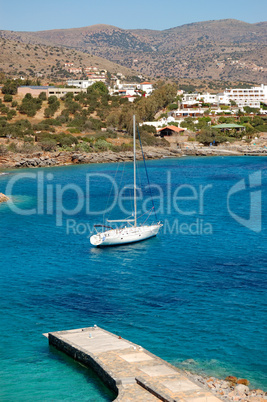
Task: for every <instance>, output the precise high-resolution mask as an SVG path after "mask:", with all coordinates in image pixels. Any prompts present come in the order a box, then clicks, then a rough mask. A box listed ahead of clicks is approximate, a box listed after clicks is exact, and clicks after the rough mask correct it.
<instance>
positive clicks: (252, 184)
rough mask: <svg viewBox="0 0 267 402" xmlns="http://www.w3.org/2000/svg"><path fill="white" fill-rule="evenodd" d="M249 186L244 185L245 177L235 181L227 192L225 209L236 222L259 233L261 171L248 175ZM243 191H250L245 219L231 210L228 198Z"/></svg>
mask: <svg viewBox="0 0 267 402" xmlns="http://www.w3.org/2000/svg"><path fill="white" fill-rule="evenodd" d="M248 181H249V186H246V182H245V179H242V180H240V181H239V182H238V183H236V184H235V185H234V186H233V187H232V188H231V189H230V190H229V192H228V194H227V209H228V212H229V214H230V216H231V217H232V218H233V219H234V220H235V221H236V222H238V223H239V224H240V225H242V226H245V227H246V228H248V229H250V230H252V231H253V232H256V233H260V232H261V230H262V190H261V188H260V187H261V185H262V173H261V170H258V171H257V172H255V173H252V174H250V175H249V177H248ZM241 191H242V192H243V191H249V192H250V199H249V206H245V207H244V208H247V207H248V208H249V218H248V219H245V218H243V217H241V216H239V215H238V214H236V213H235V212H233V211H232V209H231V206H230V199H231V197H232V196H233V195H235V194H237V193H240V192H241Z"/></svg>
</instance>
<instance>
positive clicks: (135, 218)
mask: <svg viewBox="0 0 267 402" xmlns="http://www.w3.org/2000/svg"><path fill="white" fill-rule="evenodd" d="M135 146H136V145H135V115H133V153H134V226H137V216H136V215H137V214H136V155H135V153H136V151H135Z"/></svg>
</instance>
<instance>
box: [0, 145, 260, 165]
mask: <svg viewBox="0 0 267 402" xmlns="http://www.w3.org/2000/svg"><path fill="white" fill-rule="evenodd" d="M144 153H145V157H146V159H162V158H174V157H176V158H177V157H182V156H218V155H221V156H222V155H225V156H227V155H232V156H234V155H251V156H267V148H262V147H261V148H251V147H248V146H247V147H244V146H243V147H241V146H240V147H228V148H227V147H224V148H222V147H196V146H191V147H189V146H188V147H185V148H183V149H179V148H176V149H173V148H156V147H144ZM136 157H137V159H138V160H140V159H142V154H141V151H138V152H137V155H136ZM132 159H133V155H132V152H130V151H127V152H118V153H115V152H112V151H106V152H99V153H85V152H83V153H81V152H75V151H72V152H66V151H63V152H37V153H35V154H32V155H29V154H18V153H11V152H9V153H8V154H6V155H4V156H0V168H1V169H8V168H33V167H36V168H37V167H49V166H62V165H63V166H64V165H73V164H83V163H111V162H123V161H131V160H132Z"/></svg>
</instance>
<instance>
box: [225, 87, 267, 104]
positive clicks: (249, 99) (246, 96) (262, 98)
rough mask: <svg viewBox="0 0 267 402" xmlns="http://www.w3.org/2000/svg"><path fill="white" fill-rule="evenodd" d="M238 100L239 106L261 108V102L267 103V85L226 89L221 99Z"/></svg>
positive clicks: (227, 100)
mask: <svg viewBox="0 0 267 402" xmlns="http://www.w3.org/2000/svg"><path fill="white" fill-rule="evenodd" d="M230 101H234V102H236V104H237V106H238V107H244V106H250V107H254V108H260V103H261V102H263V103H267V85H263V84H262V85H261V86H260V87H253V88H245V89H243V88H242V89H241V88H233V89H226V90H225V91H224V93H223V96H222V98H221V100H220V102H221V103H230Z"/></svg>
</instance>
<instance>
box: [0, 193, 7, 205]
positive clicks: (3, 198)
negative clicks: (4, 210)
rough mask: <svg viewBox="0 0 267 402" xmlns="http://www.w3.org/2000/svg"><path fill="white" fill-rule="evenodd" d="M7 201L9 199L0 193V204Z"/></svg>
mask: <svg viewBox="0 0 267 402" xmlns="http://www.w3.org/2000/svg"><path fill="white" fill-rule="evenodd" d="M8 200H9V198H8V197H7V196H6V195H5V194H3V193H0V203H1V202H7V201H8Z"/></svg>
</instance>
